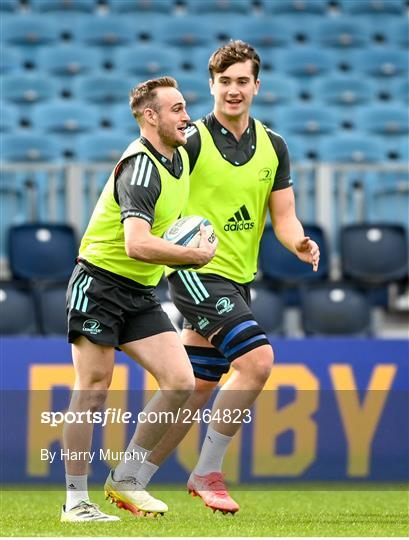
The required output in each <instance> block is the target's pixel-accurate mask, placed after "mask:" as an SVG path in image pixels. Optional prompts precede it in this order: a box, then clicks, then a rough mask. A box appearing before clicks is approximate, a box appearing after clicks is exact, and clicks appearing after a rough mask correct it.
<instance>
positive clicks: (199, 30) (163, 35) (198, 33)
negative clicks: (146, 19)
mask: <svg viewBox="0 0 409 540" xmlns="http://www.w3.org/2000/svg"><path fill="white" fill-rule="evenodd" d="M164 23H165V24H163V26H162V27H158V25H156V29H157V37H156V40H157V41H160V42H162V43H166V44H167V45H171V46H173V47H181V48H183V49H189V48H190V47H212V46H213V44H214V45H217V41H216V37H217V30H216V29H215V28H213V27H211V28H207V27H206V26H205V25H204V24H203V20H202V17H200V16H199V15H185V16H183V17H175V18H174V20H173V21H172V24H169V23H168V22H166V21H164Z"/></svg>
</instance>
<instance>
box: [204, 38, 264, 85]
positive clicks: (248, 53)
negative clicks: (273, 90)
mask: <svg viewBox="0 0 409 540" xmlns="http://www.w3.org/2000/svg"><path fill="white" fill-rule="evenodd" d="M247 60H251V62H252V71H253V75H254V79H255V80H257V79H258V74H259V71H260V64H261V62H260V57H259V55H258V54H257V52H256V50H255V49H254V48H253V47H252V46H251V45H249V44H248V43H245V42H244V41H241V40H239V39H237V40H235V41H230V42H229V43H227V44H226V45H223V47H220V48H219V49H217V51H215V52H214V53H213V54H212V56H211V57H210V60H209V66H208V67H209V73H210V77H211V78H212V80H214V75H215V73H223V71H226V69H227V68H229V67H230V66H232V65H233V64H237V62H246V61H247Z"/></svg>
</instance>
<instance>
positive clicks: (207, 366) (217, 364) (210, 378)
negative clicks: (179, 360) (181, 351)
mask: <svg viewBox="0 0 409 540" xmlns="http://www.w3.org/2000/svg"><path fill="white" fill-rule="evenodd" d="M185 349H186V352H187V354H188V356H189V360H190V363H191V364H192V369H193V373H194V375H195V377H196V390H201V391H203V390H205V389H206V388H213V387H214V386H215V385H216V384H217V383H218V382H219V381H220V379H221V377H222V376H223V374H224V373H227V372H228V371H229V369H230V363H229V361H228V360H227V358H225V357H224V356H223V355H222V354H221V353H220V352H219V351H218V350H217V349H215V348H213V347H197V346H193V345H186V346H185ZM201 381H203V383H202V382H201ZM207 383H208V384H207Z"/></svg>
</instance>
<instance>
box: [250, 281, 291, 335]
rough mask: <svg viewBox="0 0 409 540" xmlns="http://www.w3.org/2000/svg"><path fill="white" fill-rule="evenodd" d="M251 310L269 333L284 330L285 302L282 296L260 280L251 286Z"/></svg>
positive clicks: (280, 332)
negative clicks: (260, 282)
mask: <svg viewBox="0 0 409 540" xmlns="http://www.w3.org/2000/svg"><path fill="white" fill-rule="evenodd" d="M251 310H252V312H253V314H254V318H255V320H256V321H257V322H258V323H259V324H260V326H261V328H262V329H263V330H264V331H265V332H267V333H268V334H275V335H282V334H283V332H284V303H283V300H282V298H281V296H280V295H279V294H278V293H277V292H275V291H273V290H271V289H269V288H267V287H265V286H264V285H262V284H259V283H258V282H254V283H253V284H252V286H251Z"/></svg>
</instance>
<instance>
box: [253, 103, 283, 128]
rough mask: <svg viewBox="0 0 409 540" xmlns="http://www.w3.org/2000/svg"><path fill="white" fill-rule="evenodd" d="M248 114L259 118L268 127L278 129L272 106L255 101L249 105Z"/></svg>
mask: <svg viewBox="0 0 409 540" xmlns="http://www.w3.org/2000/svg"><path fill="white" fill-rule="evenodd" d="M250 115H251V116H252V117H253V118H257V120H260V122H261V123H263V124H264V125H265V126H267V127H268V128H270V129H273V130H275V129H278V126H277V122H276V118H275V112H274V111H273V110H272V107H269V106H268V105H266V104H258V103H257V101H256V102H255V103H254V105H252V107H251V110H250Z"/></svg>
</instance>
